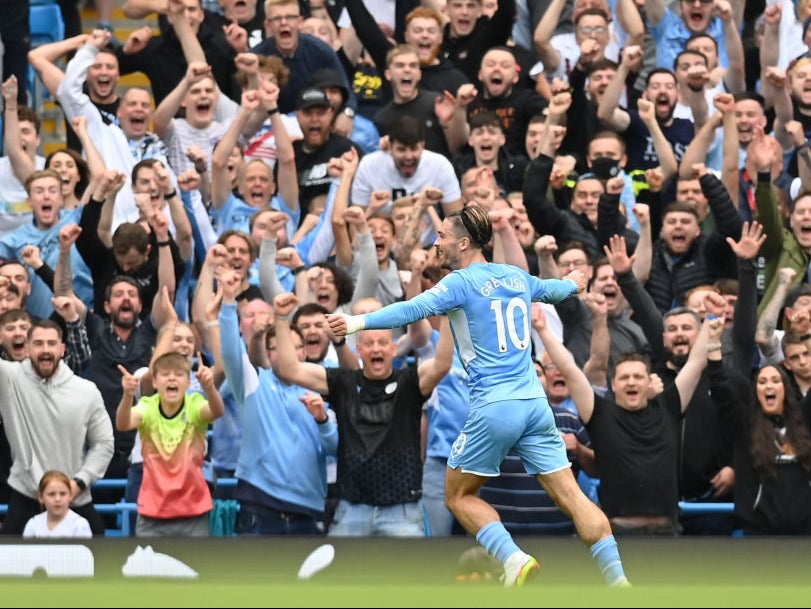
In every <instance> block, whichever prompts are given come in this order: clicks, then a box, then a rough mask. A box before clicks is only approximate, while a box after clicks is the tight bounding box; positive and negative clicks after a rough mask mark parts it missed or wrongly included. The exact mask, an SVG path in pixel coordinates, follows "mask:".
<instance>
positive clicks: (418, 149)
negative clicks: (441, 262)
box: [351, 116, 462, 245]
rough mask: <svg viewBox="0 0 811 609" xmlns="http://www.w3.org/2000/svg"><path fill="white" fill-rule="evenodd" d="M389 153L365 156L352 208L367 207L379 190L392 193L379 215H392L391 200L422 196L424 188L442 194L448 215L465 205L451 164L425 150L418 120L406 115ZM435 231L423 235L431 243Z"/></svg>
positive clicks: (392, 135) (398, 124) (391, 136)
mask: <svg viewBox="0 0 811 609" xmlns="http://www.w3.org/2000/svg"><path fill="white" fill-rule="evenodd" d="M389 143H390V150H388V151H383V150H378V151H377V152H373V153H371V154H367V155H366V156H365V157H363V158H362V159H361V161H360V164H359V165H358V171H357V174H356V176H355V181H354V182H353V183H352V194H351V200H352V204H353V205H360V206H361V207H367V206H368V205H369V202H370V201H371V199H372V193H373V192H374V191H376V190H388V191H390V192H391V200H390V201H389V202H388V203H386V204H385V205H384V206H383V207H382V208H381V209H379V210H378V211H377V213H379V214H382V215H387V216H390V215H391V205H392V201H394V200H395V199H397V198H399V197H402V196H405V195H412V194H417V193H419V192H420V191H421V190H422V188H423V187H424V186H432V187H434V188H438V189H439V190H440V191H442V199H441V201H440V203H441V205H442V212H443V214H444V215H446V216H447V215H448V214H449V213H451V212H453V211H457V210H458V209H459V208H460V207H461V206H462V192H461V190H460V188H459V181H458V180H457V179H456V173H455V172H454V170H453V165H451V162H450V161H449V160H448V159H447V158H445V157H443V156H442V155H441V154H437V153H436V152H432V151H430V150H425V131H424V130H423V125H422V123H421V122H420V121H418V120H417V119H415V118H413V117H410V116H404V117H402V118H400V119H399V120H398V121H397V122H396V123H395V124H394V125H393V126H392V128H391V131H389ZM433 232H434V231H433V229H431V230H430V231H429V233H428V234H425V235H423V244H425V245H428V244H430V243H431V242H432V241H433V239H432V238H431V237H432V236H433Z"/></svg>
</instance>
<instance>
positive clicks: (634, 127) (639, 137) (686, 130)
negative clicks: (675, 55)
mask: <svg viewBox="0 0 811 609" xmlns="http://www.w3.org/2000/svg"><path fill="white" fill-rule="evenodd" d="M637 49H638V47H637ZM638 52H641V51H638ZM631 61H632V59H631V54H630V53H629V52H628V51H627V50H626V51H625V52H624V53H623V55H622V61H621V63H620V66H619V68H618V69H617V73H616V74H615V75H614V79H613V80H612V81H611V84H610V85H609V86H608V88H606V91H605V93H604V94H603V98H602V100H600V105H599V106H598V108H597V116H598V117H599V119H600V120H601V121H603V123H604V124H605V125H606V126H608V127H609V128H610V129H612V130H613V131H616V132H617V133H619V134H621V135H622V137H623V139H624V140H625V144H626V146H627V148H628V165H627V166H628V167H630V168H631V169H641V170H646V169H653V168H654V167H657V166H659V165H662V166H663V167H664V166H665V163H664V159H662V158H661V157H660V154H659V151H660V150H661V149H662V146H661V143H660V145H659V146H658V147H657V136H656V134H653V133H652V132H651V130H650V128H649V126H648V124H647V123H646V121H645V120H643V119H642V117H641V116H640V112H641V110H640V111H638V110H624V109H622V108H620V107H619V100H620V94H621V92H622V90H623V89H624V87H625V79H626V77H627V76H628V72H629V68H628V66H629V63H630V62H631ZM642 98H643V99H645V100H647V101H648V102H650V103H652V104H653V114H654V118H655V120H656V123H657V124H658V125H659V127H660V129H661V132H662V134H663V136H664V139H665V140H666V141H667V142H668V143H669V144H670V147H671V148H672V150H673V154H674V156H675V158H676V162H677V163H680V162H681V160H682V158H683V157H684V151H685V150H687V146H689V145H690V142H692V141H693V138H694V137H695V134H696V131H697V127H696V125H694V123H693V121H690V120H688V119H686V118H674V117H673V112H674V111H675V109H676V103H677V102H678V99H679V93H678V86H677V81H676V75H675V74H674V73H673V72H672V71H671V70H669V69H666V68H657V69H655V70H652V71H651V72H650V74H648V77H647V80H646V84H645V91H644V92H643V93H642ZM701 98H702V99H703V96H702V97H701ZM694 116H695V114H694ZM674 171H675V170H674ZM671 175H673V174H672V173H670V174H669V175H666V176H665V177H666V178H667V179H669V177H670V176H671Z"/></svg>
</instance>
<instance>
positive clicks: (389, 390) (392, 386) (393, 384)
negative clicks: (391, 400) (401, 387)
mask: <svg viewBox="0 0 811 609" xmlns="http://www.w3.org/2000/svg"><path fill="white" fill-rule="evenodd" d="M384 391H385V392H386V395H391V394H392V393H394V392H395V391H397V381H393V382H391V383H389V384H388V385H386V389H385V390H384Z"/></svg>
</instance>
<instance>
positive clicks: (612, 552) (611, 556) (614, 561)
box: [589, 535, 625, 586]
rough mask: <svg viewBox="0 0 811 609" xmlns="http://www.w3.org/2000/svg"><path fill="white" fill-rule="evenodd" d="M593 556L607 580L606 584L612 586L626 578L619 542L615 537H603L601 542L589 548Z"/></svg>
mask: <svg viewBox="0 0 811 609" xmlns="http://www.w3.org/2000/svg"><path fill="white" fill-rule="evenodd" d="M589 551H590V552H591V556H592V557H593V558H594V560H595V562H596V563H597V566H598V567H600V571H601V572H602V574H603V577H604V578H605V582H606V583H607V584H608V585H609V586H610V585H612V584H613V583H615V582H616V581H617V580H619V579H621V578H623V577H625V570H624V569H623V568H622V559H621V558H620V552H619V549H617V541H616V540H615V539H614V536H613V535H609V536H608V537H603V538H602V539H601V540H600V541H598V542H597V543H595V544H594V545H593V546H591V548H589Z"/></svg>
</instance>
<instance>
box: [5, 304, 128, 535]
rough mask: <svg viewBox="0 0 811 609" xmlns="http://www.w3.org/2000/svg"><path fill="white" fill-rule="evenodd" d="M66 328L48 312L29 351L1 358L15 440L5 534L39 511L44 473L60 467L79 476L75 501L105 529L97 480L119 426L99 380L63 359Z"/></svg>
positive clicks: (96, 530) (9, 430) (98, 529)
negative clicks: (95, 492)
mask: <svg viewBox="0 0 811 609" xmlns="http://www.w3.org/2000/svg"><path fill="white" fill-rule="evenodd" d="M64 354H65V344H64V341H63V338H62V329H61V328H60V327H59V325H58V324H57V323H55V322H53V321H51V320H41V321H38V322H36V323H35V324H33V325H32V327H31V329H30V330H29V331H28V358H27V359H25V360H22V361H13V362H12V361H5V360H0V416H2V418H3V422H4V424H5V429H6V435H7V436H8V441H9V444H10V446H11V457H12V465H11V473H10V474H9V478H8V484H9V486H10V487H11V493H10V497H9V502H8V513H7V514H6V518H5V520H4V521H3V527H2V530H0V533H2V534H3V535H21V534H22V532H23V528H24V527H25V523H26V522H27V521H28V519H29V518H30V517H31V516H34V515H36V514H38V513H39V512H40V511H41V510H40V505H39V502H38V500H37V492H38V491H37V487H38V484H39V480H40V478H41V477H42V474H43V473H45V472H46V471H47V470H49V469H58V470H61V471H63V472H65V473H66V474H68V476H69V477H70V478H71V485H70V486H71V500H72V501H71V508H72V509H73V510H74V511H75V512H76V513H78V514H80V515H81V516H84V517H85V518H86V519H87V520H88V521H89V522H90V528H91V529H92V531H93V534H94V535H104V522H103V521H102V519H101V517H100V516H99V514H98V512H96V509H95V507H94V506H93V503H92V497H91V496H90V485H91V484H93V483H94V482H95V481H96V480H98V479H99V478H101V477H102V476H103V475H104V472H105V471H106V470H107V465H108V464H109V463H110V459H111V458H112V456H113V426H112V423H111V422H110V417H109V415H108V414H107V410H106V409H105V407H104V400H103V399H102V397H101V393H100V392H99V390H98V388H97V387H96V385H95V384H93V383H92V382H91V381H88V380H86V379H83V378H81V377H79V376H76V375H75V374H74V373H73V371H72V370H71V369H70V367H69V366H67V365H63V364H62V358H63V356H64Z"/></svg>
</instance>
